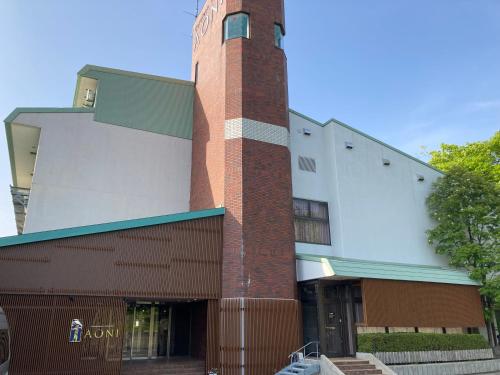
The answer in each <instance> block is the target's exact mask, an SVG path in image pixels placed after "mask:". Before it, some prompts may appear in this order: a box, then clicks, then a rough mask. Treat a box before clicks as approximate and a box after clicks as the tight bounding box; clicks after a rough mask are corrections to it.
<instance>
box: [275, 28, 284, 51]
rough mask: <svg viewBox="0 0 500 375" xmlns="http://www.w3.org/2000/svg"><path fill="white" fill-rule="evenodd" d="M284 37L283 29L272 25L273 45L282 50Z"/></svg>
mask: <svg viewBox="0 0 500 375" xmlns="http://www.w3.org/2000/svg"><path fill="white" fill-rule="evenodd" d="M284 36H285V34H283V28H282V27H281V25H278V24H277V23H275V24H274V45H275V46H276V47H278V48H281V49H283V48H284V47H285V46H284V39H283V38H284Z"/></svg>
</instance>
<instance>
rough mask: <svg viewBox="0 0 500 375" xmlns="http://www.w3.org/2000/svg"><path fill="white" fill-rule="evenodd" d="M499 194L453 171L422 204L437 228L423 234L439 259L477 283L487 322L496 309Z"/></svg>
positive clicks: (499, 293) (468, 173)
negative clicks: (461, 271) (462, 271)
mask: <svg viewBox="0 0 500 375" xmlns="http://www.w3.org/2000/svg"><path fill="white" fill-rule="evenodd" d="M499 205H500V188H499V185H498V184H497V183H495V182H494V181H493V180H492V179H491V175H488V173H483V172H482V171H480V172H479V173H478V172H475V171H472V170H469V168H467V167H464V166H452V167H451V168H449V170H448V173H447V174H446V175H444V176H443V177H440V178H439V179H438V180H437V181H436V182H435V183H434V184H433V187H432V192H431V194H430V195H429V197H428V198H427V206H428V209H429V212H430V215H431V217H432V218H433V219H434V220H435V222H436V226H435V227H434V228H433V229H431V230H429V231H428V232H427V234H428V239H429V242H430V243H431V244H432V245H433V246H434V247H435V249H436V252H437V253H438V254H443V255H447V256H448V257H449V262H450V264H451V265H453V266H455V267H464V268H466V269H467V270H469V271H470V274H471V278H472V279H474V280H477V281H479V282H480V283H481V285H482V286H481V289H480V291H481V294H482V295H483V296H484V297H485V301H486V302H487V304H486V317H487V318H488V317H489V316H490V315H489V314H491V312H492V310H493V309H494V308H495V305H496V306H500V249H499V244H500V232H499V227H500V217H499V215H498V214H499V212H498V210H499Z"/></svg>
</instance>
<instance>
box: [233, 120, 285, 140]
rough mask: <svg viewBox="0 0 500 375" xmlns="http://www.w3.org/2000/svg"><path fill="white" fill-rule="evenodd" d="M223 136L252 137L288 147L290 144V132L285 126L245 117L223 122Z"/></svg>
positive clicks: (234, 137)
mask: <svg viewBox="0 0 500 375" xmlns="http://www.w3.org/2000/svg"><path fill="white" fill-rule="evenodd" d="M224 138H225V139H236V138H246V139H253V140H255V141H260V142H266V143H271V144H274V145H279V146H285V147H289V145H290V134H289V132H288V129H287V128H285V127H283V126H278V125H272V124H267V123H265V122H260V121H255V120H250V119H246V118H235V119H232V120H226V122H225V124H224Z"/></svg>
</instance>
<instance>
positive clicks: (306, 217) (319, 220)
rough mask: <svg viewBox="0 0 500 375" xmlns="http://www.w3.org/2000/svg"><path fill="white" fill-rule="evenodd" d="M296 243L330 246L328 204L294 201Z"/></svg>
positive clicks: (301, 200)
mask: <svg viewBox="0 0 500 375" xmlns="http://www.w3.org/2000/svg"><path fill="white" fill-rule="evenodd" d="M293 211H294V216H295V241H297V242H306V243H315V244H321V245H330V243H331V242H330V223H329V219H328V203H324V202H315V201H309V200H305V199H294V200H293Z"/></svg>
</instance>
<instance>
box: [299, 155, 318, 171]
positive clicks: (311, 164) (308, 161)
mask: <svg viewBox="0 0 500 375" xmlns="http://www.w3.org/2000/svg"><path fill="white" fill-rule="evenodd" d="M299 169H300V170H302V171H307V172H314V173H316V160H314V159H313V158H306V157H305V156H299Z"/></svg>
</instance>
